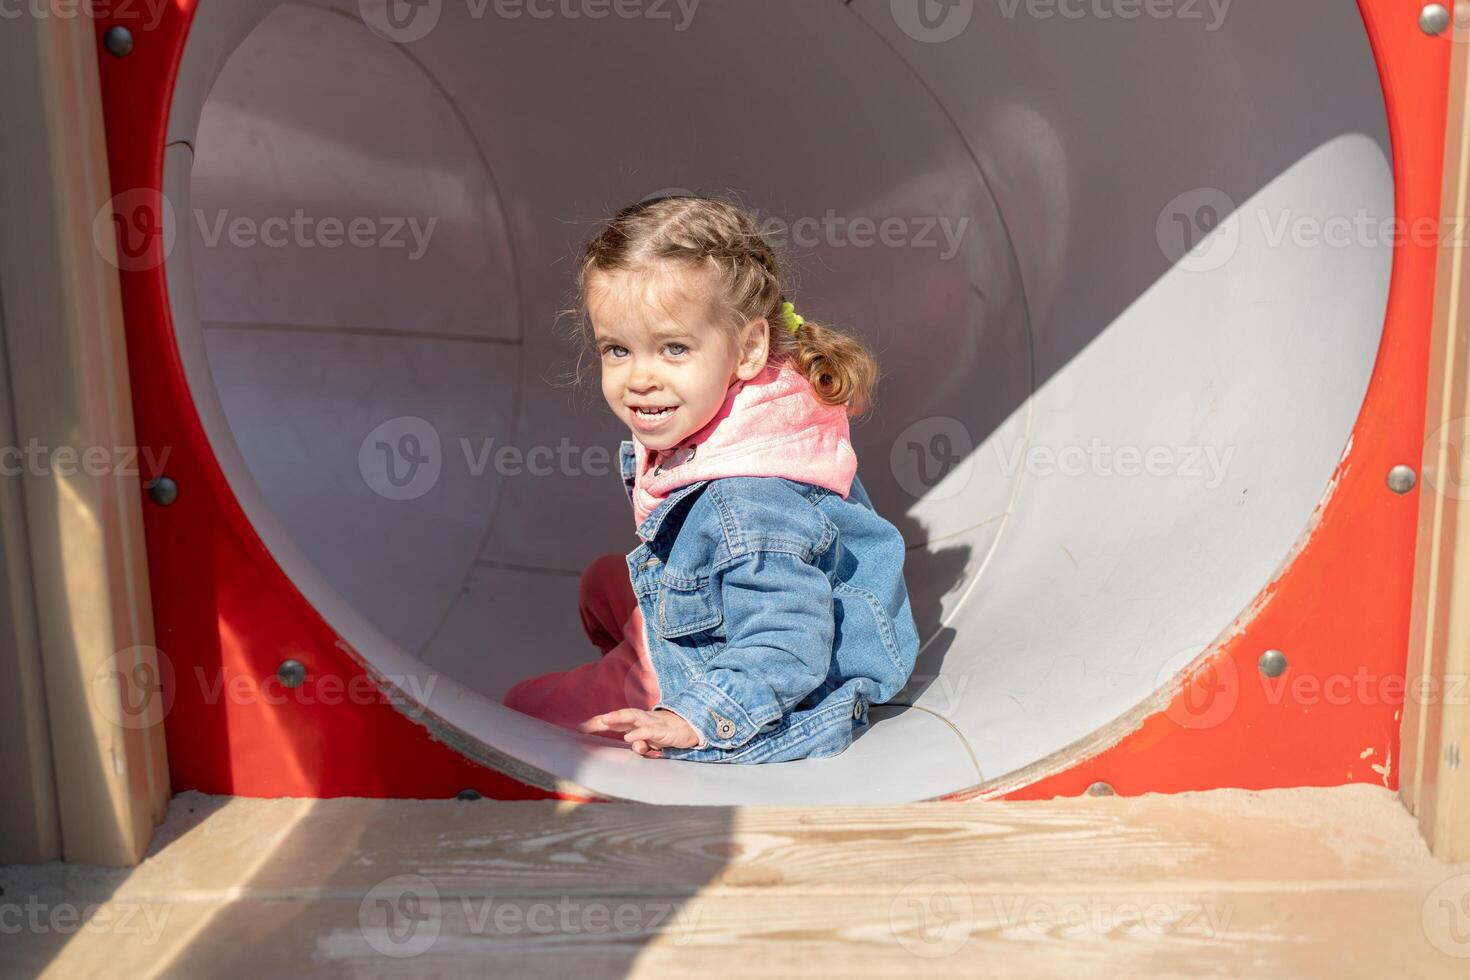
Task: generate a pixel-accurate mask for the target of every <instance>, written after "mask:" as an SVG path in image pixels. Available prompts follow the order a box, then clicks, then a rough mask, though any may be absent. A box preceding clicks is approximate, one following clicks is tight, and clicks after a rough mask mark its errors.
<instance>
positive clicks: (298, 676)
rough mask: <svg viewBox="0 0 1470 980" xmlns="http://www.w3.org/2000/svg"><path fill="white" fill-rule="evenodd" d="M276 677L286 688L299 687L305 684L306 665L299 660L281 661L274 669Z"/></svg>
mask: <svg viewBox="0 0 1470 980" xmlns="http://www.w3.org/2000/svg"><path fill="white" fill-rule="evenodd" d="M276 676H277V677H279V678H280V679H281V683H282V684H285V685H286V686H287V687H300V686H301V685H302V684H305V683H306V665H305V664H303V663H302V662H301V661H299V660H282V661H281V666H279V667H277V668H276Z"/></svg>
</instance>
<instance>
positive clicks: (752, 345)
mask: <svg viewBox="0 0 1470 980" xmlns="http://www.w3.org/2000/svg"><path fill="white" fill-rule="evenodd" d="M770 348H771V324H770V321H769V320H767V319H766V318H765V317H763V316H761V317H756V318H755V319H754V320H749V321H747V322H746V324H745V326H744V327H743V328H741V331H740V336H739V338H738V349H739V355H740V356H739V360H738V361H737V362H736V364H735V375H736V377H738V378H740V380H742V381H749V380H750V379H751V378H754V377H755V376H756V375H757V374H760V373H761V372H762V371H763V370H765V367H766V359H767V357H768V356H769V355H770Z"/></svg>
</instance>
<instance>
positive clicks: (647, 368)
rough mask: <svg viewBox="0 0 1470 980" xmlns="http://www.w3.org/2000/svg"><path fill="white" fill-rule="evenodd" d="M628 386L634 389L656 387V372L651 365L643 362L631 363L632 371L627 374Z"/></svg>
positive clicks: (641, 389) (643, 389)
mask: <svg viewBox="0 0 1470 980" xmlns="http://www.w3.org/2000/svg"><path fill="white" fill-rule="evenodd" d="M628 387H629V388H632V389H633V390H634V391H648V390H649V389H650V388H657V387H658V373H657V372H656V371H655V370H654V368H653V365H651V364H648V363H647V362H644V363H642V364H634V365H633V373H632V374H631V375H630V376H629V380H628Z"/></svg>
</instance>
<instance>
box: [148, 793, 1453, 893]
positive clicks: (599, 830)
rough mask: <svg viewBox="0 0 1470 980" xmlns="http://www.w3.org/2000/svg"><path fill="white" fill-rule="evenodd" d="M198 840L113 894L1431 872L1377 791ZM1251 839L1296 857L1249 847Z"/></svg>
mask: <svg viewBox="0 0 1470 980" xmlns="http://www.w3.org/2000/svg"><path fill="white" fill-rule="evenodd" d="M1334 801H1336V802H1334ZM191 809H192V810H193V811H194V812H192V813H191V812H189V811H190V810H191ZM328 815H329V816H328ZM197 834H207V835H208V840H209V842H210V843H209V851H210V853H211V860H210V861H209V862H201V863H198V864H192V865H190V866H189V867H188V868H187V869H184V870H186V872H187V875H188V879H187V881H184V880H181V879H180V878H179V875H180V873H181V871H180V869H178V868H176V867H174V866H173V865H172V864H171V863H170V862H165V863H164V864H162V865H161V866H154V865H151V864H148V865H144V866H143V867H141V868H140V869H139V870H138V871H137V872H136V873H135V874H134V875H132V876H131V877H129V878H128V879H127V881H125V882H124V883H122V885H121V886H120V889H121V890H120V892H119V894H120V895H123V896H128V895H132V894H134V893H140V894H159V893H163V892H168V891H170V890H174V889H186V890H188V891H189V892H190V893H209V892H212V891H216V890H221V889H229V888H233V887H235V885H236V883H238V882H242V881H249V882H250V883H251V887H252V889H257V890H259V889H270V890H273V891H281V892H287V891H289V890H291V889H298V888H316V889H328V890H331V889H338V890H350V891H361V890H364V889H366V888H368V887H371V885H372V884H373V883H375V882H376V881H379V880H381V879H383V878H385V877H390V876H392V875H397V874H426V875H430V876H432V877H433V878H434V880H435V881H439V882H446V883H450V885H451V887H453V888H456V889H468V890H475V889H480V890H487V891H493V892H497V893H502V892H505V893H515V894H528V893H531V892H537V893H539V892H548V891H551V892H568V891H571V892H589V891H592V892H595V891H599V890H602V889H606V888H607V887H609V886H610V885H613V884H615V885H616V886H617V887H618V888H619V889H622V890H624V891H627V892H629V893H631V890H635V889H639V888H644V889H647V888H652V889H656V890H658V891H660V892H666V891H668V890H669V889H678V888H685V889H696V888H701V887H704V886H706V885H709V884H711V883H715V882H725V883H729V884H731V885H733V886H737V887H743V886H752V887H778V886H779V887H788V888H801V889H804V890H808V891H810V890H818V891H839V892H840V891H843V890H848V889H853V888H856V889H858V890H862V889H865V888H868V887H871V886H872V884H873V883H874V882H883V883H897V882H904V881H908V880H910V879H912V878H913V877H914V875H915V873H916V872H915V869H916V868H926V867H932V868H935V869H942V870H944V871H946V872H947V873H950V874H954V875H959V876H961V877H964V878H966V879H967V880H1013V881H1028V882H1046V881H1057V882H1063V883H1065V882H1068V881H1074V880H1076V879H1077V877H1078V876H1082V875H1085V876H1090V877H1094V878H1097V879H1104V878H1108V879H1114V878H1119V879H1123V880H1127V881H1130V882H1134V883H1138V884H1147V883H1149V882H1153V881H1157V880H1161V879H1165V878H1174V877H1178V876H1189V877H1191V878H1192V879H1194V880H1198V881H1217V882H1225V883H1231V882H1246V883H1253V882H1270V881H1274V880H1278V879H1281V878H1288V879H1294V880H1298V881H1307V880H1320V881H1341V880H1352V879H1355V878H1356V877H1357V876H1358V869H1359V867H1361V866H1363V865H1365V864H1366V865H1368V866H1371V867H1373V868H1374V869H1375V870H1376V873H1378V874H1380V875H1388V876H1393V875H1395V874H1399V873H1402V872H1403V871H1404V870H1405V869H1408V868H1415V867H1419V866H1421V865H1422V862H1423V861H1424V860H1425V859H1426V857H1427V853H1426V851H1425V848H1424V845H1423V843H1422V841H1420V840H1419V839H1418V836H1417V834H1416V833H1415V831H1414V828H1413V824H1412V821H1409V820H1407V819H1406V816H1405V814H1404V812H1403V808H1402V806H1401V805H1400V804H1399V803H1398V801H1397V800H1395V799H1394V797H1393V794H1392V793H1391V792H1389V791H1387V790H1384V789H1382V788H1377V787H1371V786H1351V787H1342V788H1340V789H1335V790H1321V789H1308V790H1301V791H1298V792H1297V793H1296V794H1295V795H1293V796H1291V797H1277V796H1272V795H1270V794H1264V793H1252V792H1246V791H1238V790H1228V791H1221V792H1216V793H1189V794H1182V795H1179V796H1171V797H1162V796H1146V797H1137V798H1131V799H1125V798H1117V797H1115V798H1088V799H1087V800H1085V801H1075V800H1065V801H1058V802H1054V803H1013V804H1006V805H1003V806H1002V805H997V806H990V805H983V804H954V803H914V804H906V805H898V806H872V807H866V806H864V807H829V808H824V809H820V810H817V809H812V808H806V807H736V808H731V807H657V806H647V805H642V804H636V803H609V804H593V805H579V804H571V803H555V802H525V803H495V802H491V801H479V802H475V803H466V802H460V801H455V800H423V801H404V800H364V799H342V800H332V801H313V800H295V799H284V800H245V799H232V798H229V797H211V796H203V795H200V794H197V793H184V794H180V795H179V796H178V797H176V798H175V800H174V804H173V810H172V815H171V817H170V819H169V821H168V822H167V823H166V824H165V825H164V826H163V827H161V828H160V829H159V838H158V841H157V842H156V844H155V847H157V848H163V849H165V853H166V849H167V848H168V847H169V846H170V842H171V841H184V842H189V841H191V840H193V839H194V837H195V835H197ZM1251 836H1257V837H1260V838H1262V839H1276V838H1286V839H1290V840H1291V841H1292V847H1291V848H1290V849H1289V850H1282V849H1271V848H1253V847H1250V846H1248V845H1247V844H1246V841H1247V840H1248V839H1249V838H1250V837H1251ZM855 854H856V855H860V856H861V860H858V861H855V860H854V855H855ZM261 855H271V859H270V860H269V861H267V862H264V863H261V861H260V856H261ZM160 874H162V875H166V877H165V878H164V879H163V880H161V881H160V880H158V877H157V876H158V875H160Z"/></svg>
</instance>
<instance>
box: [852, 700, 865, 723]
mask: <svg viewBox="0 0 1470 980" xmlns="http://www.w3.org/2000/svg"><path fill="white" fill-rule="evenodd" d="M852 717H853V719H854V720H855V721H862V718H863V703H862V702H861V701H854V702H853V703H852Z"/></svg>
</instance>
